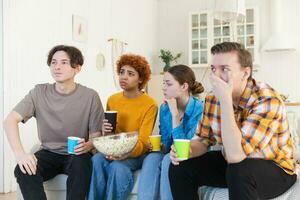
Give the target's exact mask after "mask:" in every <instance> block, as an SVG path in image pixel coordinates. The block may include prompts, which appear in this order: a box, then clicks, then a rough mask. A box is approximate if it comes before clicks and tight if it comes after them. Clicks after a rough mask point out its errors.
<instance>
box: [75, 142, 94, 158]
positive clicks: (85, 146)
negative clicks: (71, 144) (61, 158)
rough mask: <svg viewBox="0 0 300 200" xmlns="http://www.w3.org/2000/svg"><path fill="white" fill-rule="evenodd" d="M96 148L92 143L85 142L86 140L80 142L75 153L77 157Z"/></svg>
mask: <svg viewBox="0 0 300 200" xmlns="http://www.w3.org/2000/svg"><path fill="white" fill-rule="evenodd" d="M93 148H94V146H93V143H92V141H88V142H85V140H84V139H80V140H79V141H78V145H76V146H75V148H74V152H75V154H76V155H81V154H84V153H87V152H89V151H91V150H92V149H93Z"/></svg>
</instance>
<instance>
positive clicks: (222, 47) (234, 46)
mask: <svg viewBox="0 0 300 200" xmlns="http://www.w3.org/2000/svg"><path fill="white" fill-rule="evenodd" d="M232 51H235V52H237V55H238V58H239V62H240V64H241V66H242V67H244V68H245V67H250V69H251V73H250V76H249V78H248V79H251V78H252V69H253V63H252V56H251V53H250V52H249V51H248V50H247V49H245V47H244V45H242V44H240V43H237V42H223V43H219V44H215V45H214V46H213V47H211V49H210V52H211V54H212V55H215V54H218V53H228V52H232Z"/></svg>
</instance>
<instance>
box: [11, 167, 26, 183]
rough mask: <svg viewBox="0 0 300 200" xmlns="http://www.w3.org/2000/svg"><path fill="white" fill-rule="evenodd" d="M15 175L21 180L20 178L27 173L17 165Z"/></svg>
mask: <svg viewBox="0 0 300 200" xmlns="http://www.w3.org/2000/svg"><path fill="white" fill-rule="evenodd" d="M14 174H15V177H16V178H17V180H19V179H20V178H22V177H24V176H25V174H23V172H22V171H21V169H20V167H19V165H17V166H16V167H15V171H14Z"/></svg>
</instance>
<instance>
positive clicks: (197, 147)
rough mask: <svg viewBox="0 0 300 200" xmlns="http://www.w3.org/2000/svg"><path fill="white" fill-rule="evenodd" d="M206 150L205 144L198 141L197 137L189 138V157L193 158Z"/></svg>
mask: <svg viewBox="0 0 300 200" xmlns="http://www.w3.org/2000/svg"><path fill="white" fill-rule="evenodd" d="M206 152H207V146H206V145H205V144H203V143H202V142H199V141H198V139H193V140H191V146H190V156H189V157H190V158H195V157H198V156H201V155H203V154H205V153H206Z"/></svg>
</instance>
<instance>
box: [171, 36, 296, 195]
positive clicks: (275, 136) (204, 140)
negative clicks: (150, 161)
mask: <svg viewBox="0 0 300 200" xmlns="http://www.w3.org/2000/svg"><path fill="white" fill-rule="evenodd" d="M211 53H212V65H211V71H212V73H211V76H210V83H211V86H212V94H209V95H207V97H206V98H205V106H204V113H203V118H202V121H201V123H200V127H199V133H198V134H197V135H198V136H197V137H196V138H194V139H193V140H192V141H191V148H190V159H188V160H186V161H183V162H180V161H179V159H178V158H177V155H176V150H175V148H174V147H172V150H171V153H170V157H171V160H172V163H173V164H172V165H171V166H170V171H169V177H170V185H171V190H172V195H173V197H174V199H175V200H176V199H188V200H194V199H199V197H198V193H197V191H198V187H199V186H202V185H207V186H213V187H228V190H229V199H231V200H248V199H249V200H255V199H270V198H275V197H277V196H279V195H281V194H283V193H284V192H285V191H287V190H288V189H289V188H290V187H291V186H292V185H293V184H294V183H295V181H296V178H297V176H296V174H295V159H294V157H293V153H294V149H293V142H292V138H291V134H290V131H289V125H288V121H287V115H286V111H285V107H284V103H283V101H282V99H281V98H280V95H279V94H278V93H277V92H276V91H275V90H274V89H272V88H271V87H270V86H269V85H267V84H263V83H259V82H256V81H255V80H254V79H253V78H252V58H251V54H250V53H249V52H248V51H247V50H246V49H245V48H244V47H243V46H242V45H240V44H239V43H235V42H223V43H220V44H216V45H214V46H213V47H212V48H211ZM214 145H218V146H220V147H221V149H222V151H208V149H209V147H211V146H214Z"/></svg>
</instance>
